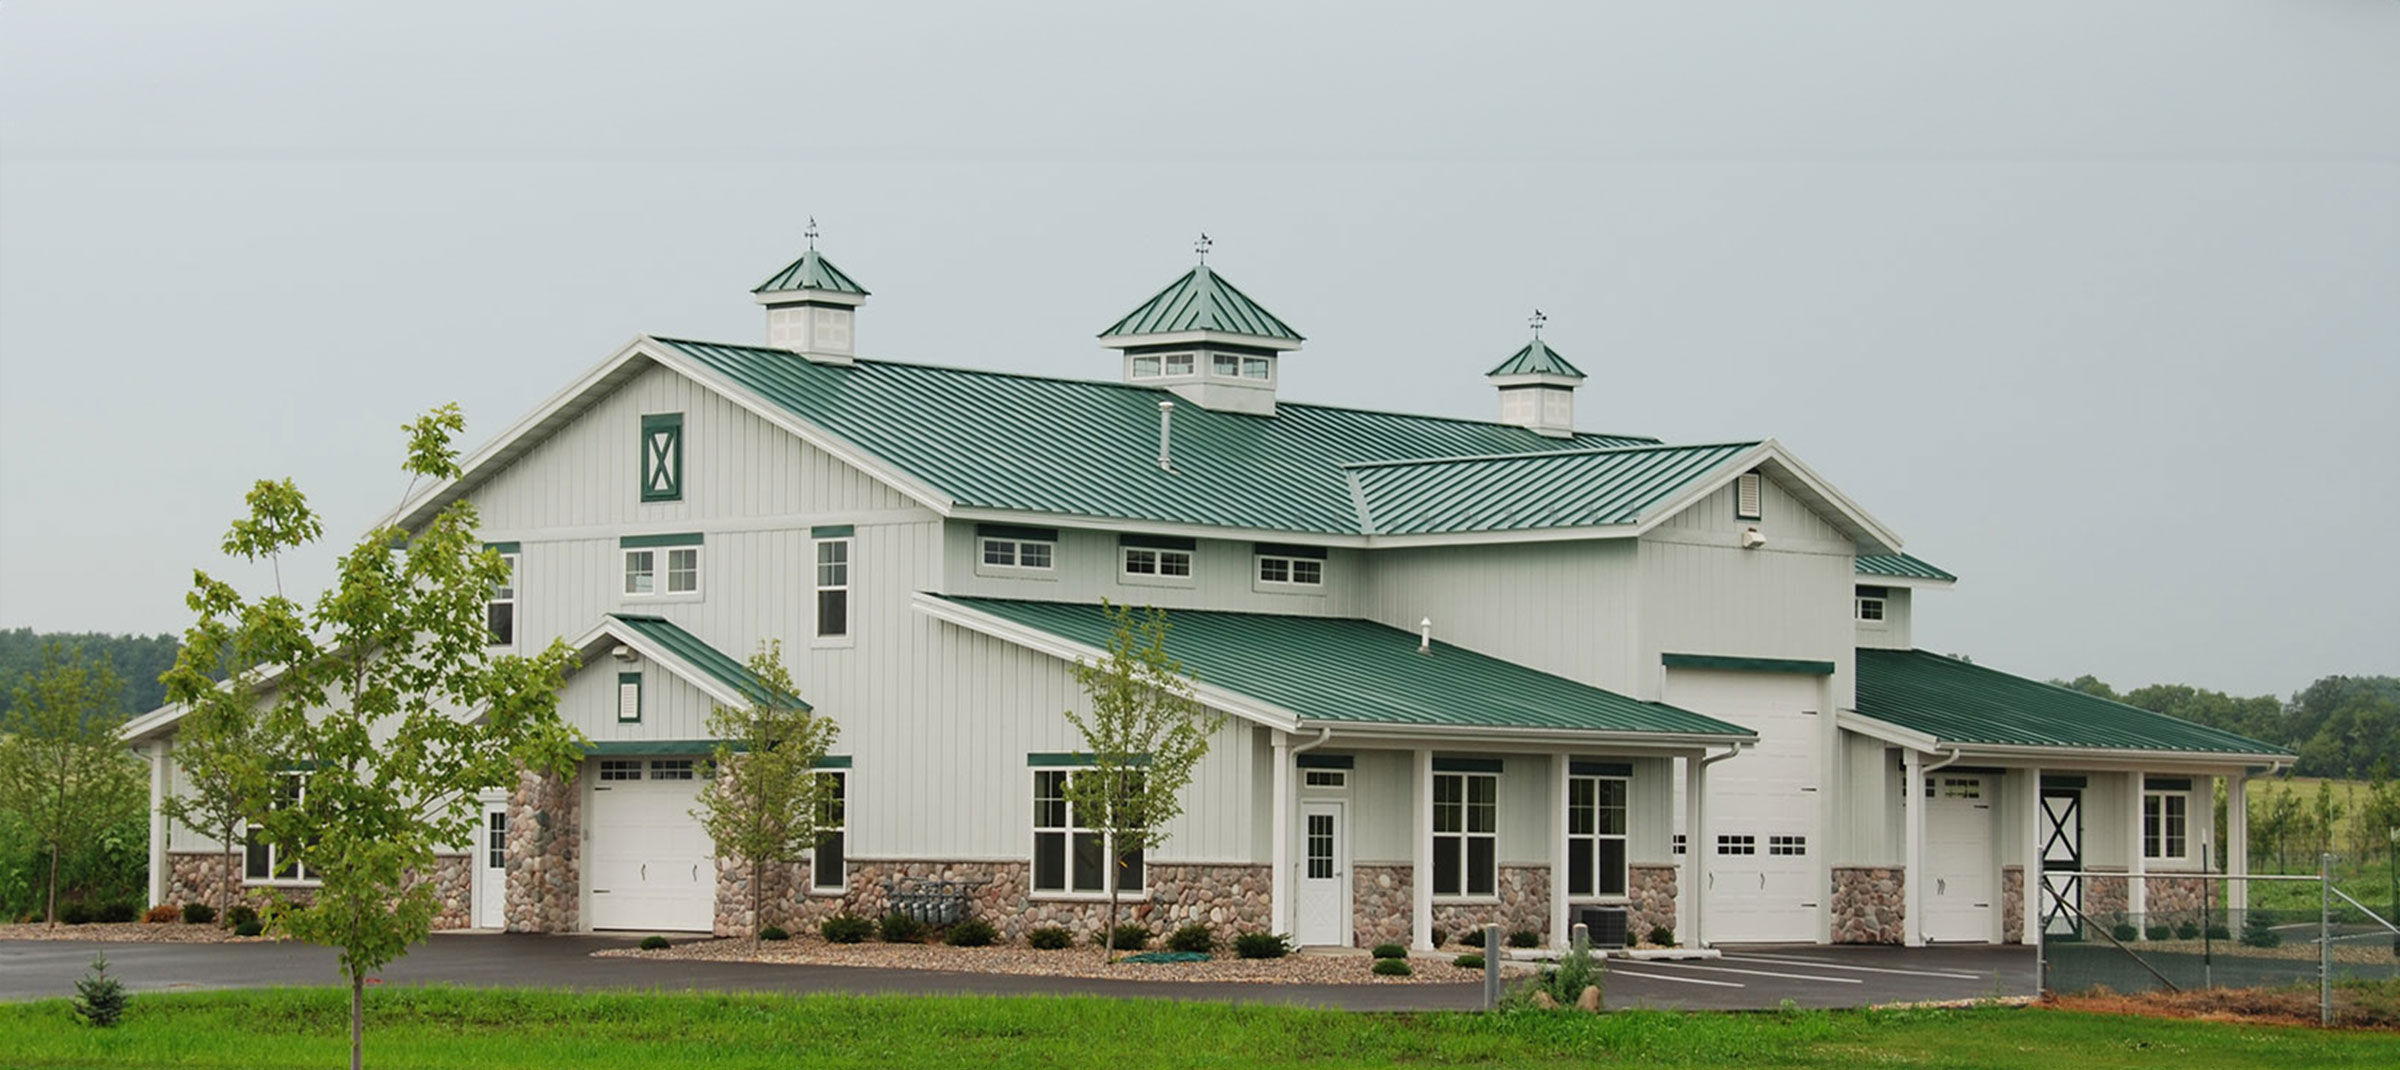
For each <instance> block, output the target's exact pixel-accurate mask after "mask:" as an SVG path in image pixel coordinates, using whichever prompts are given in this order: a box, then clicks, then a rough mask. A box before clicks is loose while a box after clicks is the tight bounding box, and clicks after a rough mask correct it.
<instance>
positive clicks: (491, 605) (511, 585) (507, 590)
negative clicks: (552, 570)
mask: <svg viewBox="0 0 2400 1070" xmlns="http://www.w3.org/2000/svg"><path fill="white" fill-rule="evenodd" d="M518 556H519V555H517V554H501V555H500V560H502V561H505V562H507V563H508V581H507V582H505V583H503V584H501V585H500V586H499V587H498V588H496V589H494V590H493V591H492V596H491V597H490V598H487V599H485V600H484V605H483V627H484V632H485V635H484V643H485V645H487V646H489V647H491V648H492V649H494V650H515V649H516V648H517V633H518V632H520V631H523V630H524V627H523V626H524V623H525V622H524V621H523V620H521V619H520V618H519V617H518V614H517V607H518V605H519V604H520V600H519V598H518V594H517V592H518V589H519V588H520V587H521V586H522V584H523V582H524V577H523V575H522V574H520V573H519V571H518V568H519V563H518ZM501 606H507V607H508V638H507V639H506V640H501V639H497V638H495V637H494V636H493V635H492V634H491V633H492V630H493V629H492V612H493V611H494V610H496V609H498V608H499V607H501Z"/></svg>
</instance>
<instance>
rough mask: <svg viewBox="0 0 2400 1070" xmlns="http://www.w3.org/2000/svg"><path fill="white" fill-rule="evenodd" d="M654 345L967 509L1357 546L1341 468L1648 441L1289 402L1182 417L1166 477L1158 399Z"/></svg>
mask: <svg viewBox="0 0 2400 1070" xmlns="http://www.w3.org/2000/svg"><path fill="white" fill-rule="evenodd" d="M657 341H659V342H660V343H661V344H663V345H664V346H666V347H668V348H670V349H672V350H674V351H675V352H678V353H682V354H684V355H686V356H689V357H690V358H692V359H693V360H694V361H697V362H698V363H699V364H700V365H702V366H703V367H704V368H706V369H707V370H708V371H711V372H714V373H716V374H718V375H720V376H723V377H724V378H725V379H727V380H729V381H731V382H732V383H733V384H734V385H735V386H737V387H739V388H740V389H743V390H747V391H749V392H751V393H752V394H754V395H756V396H757V397H759V398H760V399H761V400H764V401H766V402H767V403H769V404H772V405H775V406H779V407H781V408H783V409H784V410H786V411H788V412H791V413H792V414H794V415H796V416H799V417H801V418H802V419H805V420H807V421H809V422H811V423H813V424H815V425H817V426H819V427H822V428H824V429H826V430H827V431H829V432H831V433H833V434H834V435H837V436H839V437H840V438H842V439H844V440H846V441H848V442H850V443H852V444H853V445H855V446H857V447H858V448H859V449H861V450H863V451H865V452H867V453H868V454H870V455H872V456H874V457H877V458H879V459H881V460H882V461H883V462H884V463H886V464H889V465H891V466H892V467H894V468H897V469H899V470H900V471H902V472H905V473H907V474H908V475H910V476H912V477H914V478H916V479H918V480H920V481H922V482H924V483H925V484H927V485H929V486H931V487H933V488H935V489H937V490H939V491H941V492H942V493H943V494H946V495H949V496H950V497H951V498H952V499H954V500H955V501H956V502H957V503H958V504H959V505H960V506H962V507H968V508H987V509H1007V510H1015V511H1022V512H1035V513H1051V514H1057V515H1062V516H1080V517H1093V518H1105V519H1124V520H1143V521H1151V522H1159V523H1178V524H1196V525H1207V526H1214V527H1232V528H1250V529H1263V530H1269V531H1285V532H1299V533H1321V534H1339V535H1358V534H1365V533H1366V530H1365V527H1364V525H1363V524H1362V523H1361V521H1360V518H1359V513H1358V508H1357V503H1356V502H1355V501H1353V500H1352V498H1351V495H1350V483H1349V480H1348V478H1347V477H1346V474H1345V472H1344V470H1343V469H1342V467H1341V466H1342V464H1343V463H1344V462H1350V461H1379V460H1397V459H1400V458H1410V457H1459V456H1468V455H1491V454H1522V453H1528V452H1539V451H1551V450H1575V449H1583V450H1590V449H1594V448H1602V447H1617V446H1633V445H1644V444H1655V441H1656V440H1654V439H1645V438H1634V437H1629V436H1623V435H1592V434H1586V435H1577V436H1575V437H1573V438H1559V439H1554V438H1546V437H1544V436H1542V435H1539V434H1535V433H1534V432H1532V431H1529V430H1527V429H1525V428H1522V427H1514V426H1510V425H1508V424H1499V423H1489V422H1485V421H1480V420H1452V419H1444V418H1440V417H1433V416H1408V415H1401V414H1397V413H1383V412H1367V411H1364V410H1360V409H1343V408H1334V407H1331V406H1325V405H1303V404H1297V403H1291V402H1286V403H1283V404H1280V405H1277V406H1276V411H1275V415H1274V416H1271V417H1262V416H1250V415H1244V414H1241V413H1230V412H1216V411H1212V410H1209V409H1205V408H1202V407H1200V406H1198V405H1186V406H1179V407H1178V408H1177V409H1176V410H1175V427H1174V445H1173V451H1172V452H1173V456H1174V464H1175V470H1174V471H1172V472H1167V471H1161V470H1159V467H1158V403H1159V402H1160V401H1161V400H1164V399H1171V398H1172V397H1173V396H1174V395H1173V394H1171V393H1169V392H1167V391H1165V390H1162V389H1158V388H1155V387H1147V386H1134V385H1129V384H1125V383H1107V382H1091V381H1086V380H1072V379H1045V378H1038V377H1035V376H1027V375H1009V374H1004V373H999V372H985V371H968V370H964V369H957V368H943V367H935V366H932V365H924V364H896V363H891V362H888V361H873V360H862V361H859V362H858V363H856V364H853V365H831V364H814V363H810V362H809V361H806V360H801V359H799V358H797V357H794V356H793V355H792V354H791V353H789V352H786V351H784V350H780V349H764V348H756V347H749V346H725V345H713V344H710V343H706V342H691V341H678V340H675V339H663V338H662V339H658V340H657Z"/></svg>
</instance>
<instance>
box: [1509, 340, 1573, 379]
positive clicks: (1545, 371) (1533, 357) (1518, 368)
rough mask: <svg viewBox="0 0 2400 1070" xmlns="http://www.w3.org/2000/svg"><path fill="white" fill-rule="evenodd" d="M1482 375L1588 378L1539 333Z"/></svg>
mask: <svg viewBox="0 0 2400 1070" xmlns="http://www.w3.org/2000/svg"><path fill="white" fill-rule="evenodd" d="M1484 375H1485V376H1487V377H1498V376H1503V375H1560V376H1565V377H1566V378H1569V379H1583V378H1588V377H1587V376H1585V375H1584V374H1583V373H1582V372H1581V371H1578V370H1576V368H1575V366H1574V365H1572V364H1569V363H1567V358H1565V357H1562V356H1559V355H1558V353H1557V352H1556V351H1555V350H1552V349H1551V348H1550V346H1549V344H1548V343H1546V342H1544V341H1542V339H1541V336H1539V335H1536V336H1534V339H1533V341H1531V342H1527V343H1525V348H1523V349H1520V350H1517V352H1516V355H1515V356H1512V357H1510V358H1508V359H1507V360H1504V361H1501V362H1500V366H1499V367H1497V368H1494V369H1492V370H1491V371H1488V372H1485V373H1484Z"/></svg>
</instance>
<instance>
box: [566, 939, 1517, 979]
mask: <svg viewBox="0 0 2400 1070" xmlns="http://www.w3.org/2000/svg"><path fill="white" fill-rule="evenodd" d="M592 954H593V955H595V956H599V957H604V958H645V959H684V960H697V961H704V962H764V963H776V964H783V965H793V966H872V967H877V968H881V969H896V970H941V971H947V972H952V973H1006V974H1023V975H1029V976H1038V977H1092V978H1101V979H1105V980H1111V981H1241V982H1248V983H1251V984H1269V985H1277V984H1280V985H1303V984H1309V985H1353V984H1382V985H1394V984H1397V985H1406V984H1421V985H1422V984H1461V983H1467V982H1477V981H1481V980H1482V979H1483V973H1482V971H1480V970H1462V969H1459V968H1458V967H1456V966H1453V965H1451V964H1450V963H1449V962H1448V961H1430V960H1427V959H1422V958H1417V959H1412V960H1410V966H1411V967H1413V968H1414V969H1415V971H1416V972H1415V973H1414V974H1413V975H1411V976H1408V977H1381V976H1377V975H1376V974H1374V973H1372V972H1370V971H1371V970H1372V969H1373V967H1374V964H1375V960H1373V959H1370V958H1368V957H1366V956H1365V955H1355V954H1353V955H1320V954H1301V955H1287V956H1285V957H1283V958H1279V959H1244V958H1234V957H1232V956H1231V954H1230V953H1226V957H1224V958H1217V959H1211V960H1209V961H1207V962H1160V963H1149V962H1120V963H1117V964H1116V965H1114V966H1110V965H1106V964H1104V963H1102V962H1101V961H1100V949H1099V948H1096V947H1088V946H1079V947H1072V948H1067V949H1064V950H1059V951H1036V950H1033V949H1032V948H1028V947H949V946H946V945H942V944H879V943H862V944H828V943H826V942H824V941H823V940H820V939H813V938H807V937H794V938H793V939H790V940H782V941H768V942H764V943H758V942H753V941H750V940H694V941H690V942H679V943H677V944H675V945H674V946H672V947H668V948H665V949H663V950H659V951H643V950H640V949H638V948H612V949H609V950H607V951H595V952H593V953H592ZM1128 954H1130V952H1128Z"/></svg>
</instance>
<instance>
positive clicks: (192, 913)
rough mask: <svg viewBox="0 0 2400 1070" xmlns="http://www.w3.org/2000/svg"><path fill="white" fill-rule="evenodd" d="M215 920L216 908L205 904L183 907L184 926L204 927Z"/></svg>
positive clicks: (191, 904)
mask: <svg viewBox="0 0 2400 1070" xmlns="http://www.w3.org/2000/svg"><path fill="white" fill-rule="evenodd" d="M215 920H217V908H215V907H212V906H210V905H208V904H206V903H185V904H184V905H183V923H184V924H186V925H206V924H208V923H209V922H212V921H215Z"/></svg>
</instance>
